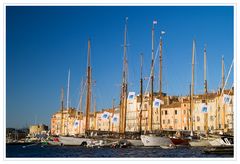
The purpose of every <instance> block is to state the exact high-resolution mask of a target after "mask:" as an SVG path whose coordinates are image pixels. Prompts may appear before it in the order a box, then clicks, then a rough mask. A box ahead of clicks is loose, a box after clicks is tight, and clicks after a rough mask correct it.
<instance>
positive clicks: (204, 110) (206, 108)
mask: <svg viewBox="0 0 240 164" xmlns="http://www.w3.org/2000/svg"><path fill="white" fill-rule="evenodd" d="M207 112H208V106H207V104H205V103H203V104H202V113H207Z"/></svg>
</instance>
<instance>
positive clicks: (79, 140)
mask: <svg viewBox="0 0 240 164" xmlns="http://www.w3.org/2000/svg"><path fill="white" fill-rule="evenodd" d="M90 46H91V45H90V39H89V40H88V60H87V61H88V63H87V100H86V122H85V137H69V136H60V137H59V140H60V142H61V145H74V146H80V145H87V144H88V143H89V142H91V139H89V138H86V137H87V131H88V130H89V114H90V104H91V95H90V94H91V93H90V88H91V66H90ZM68 79H69V78H68ZM68 88H69V80H68ZM78 126H80V125H78Z"/></svg>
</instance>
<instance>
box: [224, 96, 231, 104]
mask: <svg viewBox="0 0 240 164" xmlns="http://www.w3.org/2000/svg"><path fill="white" fill-rule="evenodd" d="M230 101H231V97H230V95H226V94H224V95H223V103H224V104H230Z"/></svg>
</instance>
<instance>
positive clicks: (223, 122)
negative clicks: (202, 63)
mask: <svg viewBox="0 0 240 164" xmlns="http://www.w3.org/2000/svg"><path fill="white" fill-rule="evenodd" d="M224 85H225V75H224V57H223V56H222V92H221V95H223V94H222V93H224ZM222 108H223V109H222V127H221V128H222V129H223V130H224V129H225V105H224V103H223V107H222Z"/></svg>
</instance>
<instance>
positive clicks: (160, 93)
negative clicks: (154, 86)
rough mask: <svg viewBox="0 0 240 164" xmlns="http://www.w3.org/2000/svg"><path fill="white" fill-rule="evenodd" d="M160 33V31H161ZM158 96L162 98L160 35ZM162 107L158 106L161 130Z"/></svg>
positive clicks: (160, 127)
mask: <svg viewBox="0 0 240 164" xmlns="http://www.w3.org/2000/svg"><path fill="white" fill-rule="evenodd" d="M161 33H162V32H161ZM159 60H160V63H159V98H160V99H161V98H162V37H160V51H159ZM161 109H162V107H161V104H160V108H159V129H160V130H162V110H161Z"/></svg>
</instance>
